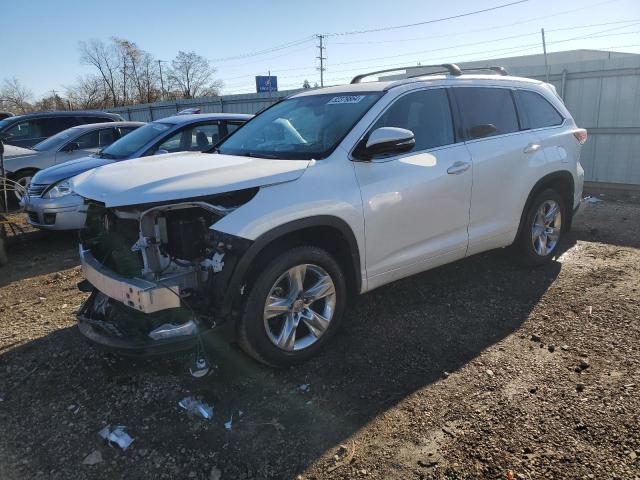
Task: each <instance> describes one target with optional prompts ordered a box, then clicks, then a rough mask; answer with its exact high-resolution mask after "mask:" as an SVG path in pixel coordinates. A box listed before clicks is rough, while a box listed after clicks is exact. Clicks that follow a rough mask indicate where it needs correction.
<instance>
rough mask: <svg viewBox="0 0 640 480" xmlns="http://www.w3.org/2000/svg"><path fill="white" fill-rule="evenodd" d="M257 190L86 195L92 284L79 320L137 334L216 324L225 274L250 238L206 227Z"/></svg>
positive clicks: (180, 332)
mask: <svg viewBox="0 0 640 480" xmlns="http://www.w3.org/2000/svg"><path fill="white" fill-rule="evenodd" d="M257 191H258V189H257V188H253V189H246V190H240V191H236V192H232V193H229V194H220V195H215V196H213V197H206V198H198V199H193V200H182V201H179V202H176V203H169V204H155V205H153V204H152V205H149V204H146V205H137V206H128V207H117V208H105V206H104V204H101V203H99V202H94V201H90V200H87V221H86V226H85V228H84V229H83V230H82V232H81V252H80V254H81V259H82V266H83V271H84V274H85V278H87V280H88V282H89V283H90V284H91V286H92V287H93V288H94V289H95V291H94V293H93V294H92V296H91V297H90V299H89V300H88V301H87V302H86V304H85V305H84V306H83V308H82V309H81V312H80V315H79V320H81V322H85V324H88V325H90V326H91V327H92V328H94V329H96V330H99V331H100V332H101V333H102V334H106V335H108V336H111V337H115V338H118V337H120V338H137V339H139V340H148V339H152V340H163V339H169V338H173V337H176V336H189V335H193V334H194V333H195V332H196V331H199V330H201V329H203V328H204V329H207V328H212V327H214V326H216V325H217V324H218V323H220V322H221V321H222V320H223V319H221V318H220V310H219V308H218V307H219V306H220V300H221V298H222V296H223V295H224V293H225V292H226V290H227V287H228V283H229V279H230V278H231V274H232V273H233V271H234V269H235V266H236V265H237V262H238V260H239V258H240V257H241V256H242V254H243V253H244V252H245V251H246V250H247V249H248V248H249V246H250V245H251V243H252V242H251V241H250V240H246V239H243V238H239V237H235V236H232V235H227V234H224V233H222V232H218V231H216V230H214V229H212V228H211V227H212V225H214V224H215V223H216V222H217V221H218V220H220V219H221V218H222V217H224V216H225V215H228V214H229V213H231V212H233V211H234V210H235V209H237V208H238V207H240V206H241V205H243V204H245V203H247V202H248V201H249V200H251V198H253V197H254V196H255V194H256V193H257ZM85 326H86V325H85Z"/></svg>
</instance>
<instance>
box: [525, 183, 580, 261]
mask: <svg viewBox="0 0 640 480" xmlns="http://www.w3.org/2000/svg"><path fill="white" fill-rule="evenodd" d="M549 201H552V202H555V203H556V204H557V205H558V206H559V209H560V221H561V226H560V228H558V230H559V232H558V233H559V238H558V239H557V241H556V243H555V245H554V246H553V248H552V249H550V250H549V251H548V252H547V253H546V254H544V255H542V254H540V253H538V252H537V251H536V248H535V246H534V245H535V244H534V241H533V239H532V232H533V227H534V221H535V219H536V216H537V213H538V210H539V209H540V207H541V206H542V205H543V204H544V203H545V202H549ZM566 221H568V215H567V208H566V205H565V202H564V200H563V198H562V196H561V195H560V194H559V193H558V192H556V191H555V190H552V189H547V190H544V191H542V192H540V193H539V194H538V195H536V197H535V198H534V199H533V201H532V202H531V204H530V205H529V207H528V209H527V211H526V212H525V216H524V221H523V223H522V228H521V230H520V233H519V235H518V238H517V240H516V242H515V243H514V245H513V247H514V248H513V251H514V254H515V255H516V257H517V259H518V261H520V262H521V263H523V264H524V265H529V266H536V265H543V264H545V263H548V262H550V261H551V259H552V258H553V257H554V255H555V254H556V252H557V251H558V246H559V245H560V241H561V240H562V234H563V233H564V223H565V222H566Z"/></svg>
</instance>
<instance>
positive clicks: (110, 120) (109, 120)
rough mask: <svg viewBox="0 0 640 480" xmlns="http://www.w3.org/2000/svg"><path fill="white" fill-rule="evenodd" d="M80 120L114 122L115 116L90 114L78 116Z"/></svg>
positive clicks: (85, 121) (83, 121)
mask: <svg viewBox="0 0 640 480" xmlns="http://www.w3.org/2000/svg"><path fill="white" fill-rule="evenodd" d="M78 118H79V120H80V122H82V123H102V122H113V118H111V117H98V116H95V117H94V116H90V117H78Z"/></svg>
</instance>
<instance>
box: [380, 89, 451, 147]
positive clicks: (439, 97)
mask: <svg viewBox="0 0 640 480" xmlns="http://www.w3.org/2000/svg"><path fill="white" fill-rule="evenodd" d="M380 127H398V128H405V129H407V130H411V131H412V132H413V134H414V136H415V140H416V145H415V147H413V151H416V152H417V151H420V150H426V149H428V148H435V147H441V146H443V145H449V144H451V143H454V134H453V122H452V119H451V109H450V107H449V99H448V97H447V92H446V91H445V90H444V89H442V88H439V89H433V90H421V91H419V92H414V93H409V94H407V95H404V96H402V97H400V98H399V99H397V100H396V101H395V102H394V103H393V104H392V105H391V107H389V108H388V109H387V111H386V112H384V114H383V115H382V117H380V118H379V119H378V121H377V122H376V123H375V124H374V126H373V128H372V131H373V130H375V129H376V128H380Z"/></svg>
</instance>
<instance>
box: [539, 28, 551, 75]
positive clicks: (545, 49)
mask: <svg viewBox="0 0 640 480" xmlns="http://www.w3.org/2000/svg"><path fill="white" fill-rule="evenodd" d="M540 32H541V33H542V51H543V52H544V72H545V81H546V82H547V83H549V64H548V63H547V42H546V41H545V39H544V28H542V29H540Z"/></svg>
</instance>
